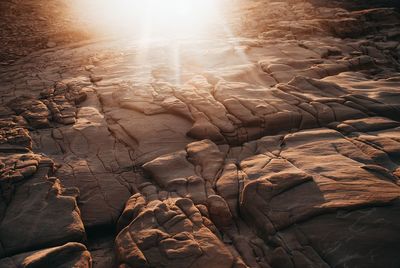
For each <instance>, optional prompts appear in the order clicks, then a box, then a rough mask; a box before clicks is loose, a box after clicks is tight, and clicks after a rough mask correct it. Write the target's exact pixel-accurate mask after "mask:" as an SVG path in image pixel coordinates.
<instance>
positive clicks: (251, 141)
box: [0, 0, 400, 268]
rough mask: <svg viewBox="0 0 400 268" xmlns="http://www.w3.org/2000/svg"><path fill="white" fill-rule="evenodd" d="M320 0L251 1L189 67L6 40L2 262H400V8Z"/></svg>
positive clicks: (162, 54)
mask: <svg viewBox="0 0 400 268" xmlns="http://www.w3.org/2000/svg"><path fill="white" fill-rule="evenodd" d="M58 1H62V0H58ZM31 2H32V3H34V2H35V1H30V2H29V3H30V4H32V3H31ZM316 2H318V1H269V0H258V1H237V3H236V5H237V6H236V8H235V9H233V10H230V11H229V12H231V13H232V14H230V17H229V20H228V21H229V26H230V27H231V28H232V29H234V30H235V31H236V32H237V33H238V34H237V36H236V37H229V38H228V37H227V36H225V37H224V38H216V39H212V40H190V41H185V42H183V43H179V44H178V46H179V53H178V56H179V64H180V65H179V68H176V66H175V67H174V66H173V64H172V63H171V57H172V56H171V55H170V53H171V51H175V50H174V47H170V46H173V45H170V44H165V43H162V42H152V43H150V44H149V45H148V47H147V48H146V49H144V48H143V47H140V46H138V45H136V43H135V42H133V41H129V42H128V41H125V40H122V41H121V40H115V39H100V40H97V39H95V40H94V41H84V42H75V41H76V39H72V40H69V42H71V43H69V44H66V45H63V46H61V45H58V44H48V45H47V48H46V49H43V50H37V49H38V48H37V47H35V50H37V51H35V52H33V53H25V54H29V55H26V56H24V55H25V54H24V53H22V54H20V55H17V56H15V57H14V58H13V59H12V60H10V57H11V58H12V56H10V55H9V54H7V51H9V50H10V49H12V48H13V47H14V48H15V49H22V50H24V49H23V48H16V46H15V43H10V44H9V46H8V47H5V50H4V51H2V52H1V53H0V56H1V55H3V54H4V55H5V54H7V57H4V58H2V59H1V60H2V66H1V67H0V94H1V95H0V96H1V100H0V126H1V129H0V267H5V268H8V267H10V268H14V267H15V268H16V267H95V268H97V267H98V268H109V267H119V268H141V267H171V268H175V267H182V268H183V267H188V268H189V267H209V268H214V267H215V268H225V267H226V268H231V267H234V268H245V267H255V268H303V267H363V268H364V267H367V268H374V267H390V268H396V267H399V266H400V257H399V250H400V232H399V230H400V200H399V197H400V90H399V88H400V73H399V72H400V28H399V25H400V15H399V13H398V12H397V11H396V10H395V9H392V8H371V9H362V10H355V11H354V10H353V11H349V10H346V9H343V8H342V7H341V6H340V5H339V4H337V3H336V2H335V5H333V4H332V3H331V4H330V5H329V6H326V5H324V4H321V3H318V4H317V3H316ZM320 2H321V1H320ZM18 4H20V2H19V1H5V2H4V3H1V4H0V6H1V5H4V7H6V8H7V10H18ZM14 5H16V6H14ZM10 6H12V7H13V9H8V8H10ZM49 9H50V8H49ZM10 12H11V11H10ZM49 12H50V11H49ZM4 14H5V19H6V20H5V22H3V23H2V24H1V25H3V24H4V25H12V26H10V28H7V29H6V28H4V29H5V30H4V31H2V33H6V34H7V33H9V32H10V31H11V32H14V31H15V29H14V28H16V29H17V28H18V25H19V24H18V23H16V22H15V21H13V20H15V17H14V15H15V14H14V13H12V12H11V13H10V14H11V15H10V14H8V13H7V12H5V13H4ZM53 15H54V14H53ZM7 19H8V20H11V21H7ZM7 23H8V24H7ZM13 23H14V24H13ZM33 25H34V24H33ZM20 26H21V25H20ZM2 27H3V26H2ZM21 27H23V25H22V26H21ZM54 27H59V28H58V29H60V27H61V26H59V25H55V26H54ZM33 29H34V28H33ZM49 32H50V33H51V34H55V33H54V32H53V31H49ZM35 34H37V35H38V36H41V35H43V34H44V33H43V32H41V31H36V32H35ZM31 37H32V36H31ZM9 38H11V36H10V37H9ZM18 38H22V37H18ZM32 38H33V37H32ZM28 39H29V38H28ZM28 39H27V40H28ZM14 41H15V40H14ZM31 49H32V47H31ZM29 51H30V50H29ZM149 51H150V52H151V53H150V52H149ZM25 52H26V51H25ZM175 52H176V51H175ZM17 54H18V53H17ZM175 56H177V55H175ZM1 57H2V56H1Z"/></svg>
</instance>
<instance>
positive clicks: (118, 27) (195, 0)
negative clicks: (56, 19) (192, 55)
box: [70, 0, 222, 39]
mask: <svg viewBox="0 0 400 268" xmlns="http://www.w3.org/2000/svg"><path fill="white" fill-rule="evenodd" d="M220 2H221V0H73V1H71V2H70V3H71V9H72V11H73V12H74V15H75V17H76V18H78V19H80V20H83V22H84V23H87V24H88V25H89V27H90V28H91V30H92V31H95V32H97V33H100V34H108V35H110V34H112V35H115V34H123V35H124V36H125V37H126V36H128V35H131V36H132V37H133V38H142V39H153V38H168V39H173V38H188V37H190V38H193V37H195V36H197V37H200V36H205V35H210V34H214V33H215V32H216V30H218V29H220V28H222V26H221V24H222V22H221V14H220V11H221V10H220V6H221V5H220Z"/></svg>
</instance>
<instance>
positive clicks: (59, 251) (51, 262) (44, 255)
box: [0, 243, 92, 268]
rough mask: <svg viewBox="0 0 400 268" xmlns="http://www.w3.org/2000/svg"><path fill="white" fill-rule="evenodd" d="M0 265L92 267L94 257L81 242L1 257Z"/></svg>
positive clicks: (62, 267)
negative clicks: (92, 257)
mask: <svg viewBox="0 0 400 268" xmlns="http://www.w3.org/2000/svg"><path fill="white" fill-rule="evenodd" d="M0 266H1V267H4V268H15V267H54V268H64V267H65V268H67V267H80V268H90V267H92V259H91V257H90V253H89V251H87V249H86V247H85V246H84V245H82V244H79V243H67V244H65V245H63V246H59V247H54V248H48V249H43V250H38V251H32V252H27V253H22V254H18V255H15V256H12V257H7V258H4V259H0Z"/></svg>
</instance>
